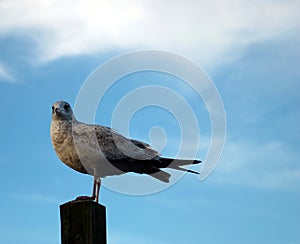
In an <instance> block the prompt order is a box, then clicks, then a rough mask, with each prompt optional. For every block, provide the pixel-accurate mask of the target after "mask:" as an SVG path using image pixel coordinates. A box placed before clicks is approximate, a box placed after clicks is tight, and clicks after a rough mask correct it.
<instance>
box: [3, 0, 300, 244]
mask: <svg viewBox="0 0 300 244" xmlns="http://www.w3.org/2000/svg"><path fill="white" fill-rule="evenodd" d="M299 7H300V4H299V2H298V1H280V0H279V1H264V2H261V1H251V2H249V1H233V0H228V1H223V2H222V3H221V2H219V1H209V2H208V1H185V2H184V3H183V2H182V3H181V2H179V1H164V2H163V3H162V2H156V1H139V2H135V1H132V0H128V1H122V3H121V2H118V1H112V2H106V1H100V2H99V1H84V2H83V1H76V2H74V1H68V0H66V1H64V2H63V3H61V2H57V1H54V0H47V1H35V0H32V1H25V0H24V1H6V0H3V1H1V3H0V104H1V106H0V114H1V127H0V135H1V140H0V143H1V144H0V148H1V154H0V164H1V166H2V167H1V169H2V170H1V173H0V179H1V184H0V190H1V194H2V200H1V210H0V226H1V228H0V239H1V243H33V244H34V243H60V233H59V231H60V230H59V228H60V226H59V208H58V207H59V205H60V204H62V203H64V202H67V201H69V200H72V199H74V198H75V197H76V196H78V195H87V194H90V193H91V188H92V177H90V176H85V175H81V174H79V173H77V172H75V171H73V170H71V169H69V168H67V167H66V166H65V165H64V164H62V163H61V162H60V161H59V159H58V158H57V157H56V155H55V152H54V150H53V149H52V145H51V141H50V135H49V126H50V122H51V105H52V103H53V102H55V101H57V100H61V99H64V100H67V101H69V102H70V103H71V104H74V103H75V100H76V97H77V95H78V92H79V89H80V87H81V86H82V84H83V82H84V81H85V80H86V79H87V77H88V76H89V75H90V73H91V72H92V71H93V70H95V69H96V68H97V67H98V66H99V65H100V64H103V63H104V62H106V61H107V60H109V59H110V58H112V57H114V56H115V55H120V54H122V53H124V52H129V51H134V50H143V49H160V50H167V51H171V52H175V53H178V54H180V55H183V56H185V57H187V58H189V59H191V60H193V61H194V62H195V63H196V64H198V65H199V66H201V67H203V68H204V70H205V71H206V72H207V73H208V75H209V76H210V77H211V79H212V80H213V81H214V83H215V85H216V87H217V89H218V91H219V93H220V95H221V97H222V99H223V103H224V107H225V112H226V118H227V139H226V144H225V147H224V151H223V154H222V157H221V159H220V161H219V163H218V165H217V167H216V169H215V170H214V171H213V173H212V174H211V175H210V176H209V177H208V178H207V179H206V180H205V181H202V182H201V181H199V179H198V177H197V176H195V175H185V176H184V177H183V178H182V179H181V180H180V181H179V182H177V183H176V184H173V185H172V186H171V187H170V188H168V189H166V190H164V191H161V192H158V193H155V194H150V195H145V196H130V195H125V194H120V193H117V192H114V191H111V190H108V189H106V188H102V190H101V198H100V201H101V203H102V204H104V205H106V206H107V223H108V240H109V243H200V241H201V242H203V243H300V235H299V233H300V220H299V219H300V218H299V216H300V207H299V206H300V187H299V184H300V162H299V160H300V152H299V142H300V140H299V139H300V127H299V120H300V118H299V116H300V113H299V112H300V109H299V102H300V101H299V97H300V96H299V88H300V83H299V80H300V71H299V62H300V50H299V44H300V39H299V36H300V35H299V33H300V31H299V30H300V29H299V23H300V21H299V14H298V10H299ZM153 84H154V85H162V86H165V87H169V88H172V89H173V90H174V91H176V92H182V94H183V96H184V97H185V98H186V100H187V101H188V102H189V103H190V105H191V107H192V108H193V109H194V111H196V113H197V120H198V123H199V127H200V131H201V138H203V139H202V140H201V141H200V147H199V152H198V154H197V156H198V157H199V158H200V159H204V158H205V155H206V150H207V145H208V138H209V136H210V130H211V128H210V121H209V116H208V113H207V111H206V110H205V106H204V104H203V102H202V100H201V99H200V98H199V97H195V94H194V93H193V91H191V90H190V89H189V88H187V87H186V86H185V84H184V83H183V82H181V81H180V80H178V79H176V78H174V77H172V76H168V75H166V74H158V73H155V72H142V73H138V74H134V75H129V76H127V77H124V78H123V79H121V80H119V81H118V82H117V83H116V84H115V85H114V87H112V89H110V90H109V93H108V94H107V97H106V99H105V100H104V101H103V104H102V105H103V106H104V107H105V109H103V107H101V106H99V108H98V110H97V114H96V117H95V120H96V122H97V123H99V124H105V125H109V124H110V121H111V114H112V109H113V108H114V106H115V104H116V103H117V102H118V101H119V100H120V97H122V96H124V94H125V95H126V93H127V92H128V91H130V90H131V89H134V88H138V87H140V86H145V85H153ZM157 125H158V126H161V127H163V128H164V130H165V132H166V134H167V141H166V145H165V148H164V149H163V151H162V152H163V154H164V155H166V156H170V157H171V156H174V155H176V152H177V151H176V150H177V147H178V145H179V140H180V135H179V125H178V123H176V120H175V119H174V117H172V115H171V114H170V113H168V112H165V111H163V110H161V109H157V108H154V107H150V108H147V109H143V110H141V111H140V112H139V113H137V114H136V115H135V116H134V117H133V118H132V121H131V123H130V128H129V130H130V136H132V137H134V138H137V139H141V140H144V141H147V142H151V140H150V139H155V135H154V137H153V138H149V130H150V129H151V128H152V127H153V126H157ZM156 143H159V142H158V141H157V138H156ZM186 150H188V148H187V149H186ZM195 168H196V169H198V170H199V169H200V167H198V168H197V167H195ZM137 177H140V176H137ZM145 177H146V176H145Z"/></svg>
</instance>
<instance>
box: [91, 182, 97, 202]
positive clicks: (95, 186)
mask: <svg viewBox="0 0 300 244" xmlns="http://www.w3.org/2000/svg"><path fill="white" fill-rule="evenodd" d="M96 188H97V180H96V179H95V178H94V185H93V195H92V199H93V200H95V199H96V190H97V189H96Z"/></svg>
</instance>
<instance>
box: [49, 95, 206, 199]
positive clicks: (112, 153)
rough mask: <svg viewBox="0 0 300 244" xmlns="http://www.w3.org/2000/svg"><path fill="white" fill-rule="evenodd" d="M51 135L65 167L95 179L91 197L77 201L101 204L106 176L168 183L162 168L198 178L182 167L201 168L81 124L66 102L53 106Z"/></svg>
mask: <svg viewBox="0 0 300 244" xmlns="http://www.w3.org/2000/svg"><path fill="white" fill-rule="evenodd" d="M50 135H51V141H52V145H53V147H54V150H55V152H56V154H57V156H58V158H59V159H60V160H61V161H62V162H63V163H65V164H66V165H67V166H69V167H70V168H72V169H74V170H76V171H78V172H80V173H83V174H89V175H92V176H93V177H94V184H93V192H92V196H91V197H89V196H82V197H78V198H77V199H81V200H82V199H89V200H93V201H96V202H97V203H98V201H99V192H100V186H101V178H104V177H106V176H115V175H122V174H125V173H129V172H134V173H138V174H147V175H149V176H151V177H153V178H156V179H158V180H160V181H162V182H165V183H168V182H169V180H170V176H171V175H170V174H169V173H168V172H165V171H163V170H162V169H163V168H171V169H176V170H180V171H185V172H189V173H194V174H199V173H198V172H196V171H193V170H189V169H185V168H182V167H181V166H183V165H192V164H198V163H200V162H201V161H200V160H191V159H188V160H186V159H173V158H165V157H162V156H161V155H160V154H159V152H157V151H156V150H154V149H153V148H151V146H150V145H149V144H147V143H144V142H142V141H138V140H134V139H129V138H126V137H125V136H123V135H121V134H119V133H118V132H117V131H116V130H114V129H111V128H109V127H106V126H101V125H92V124H85V123H82V122H79V121H77V120H76V118H75V116H74V113H73V110H72V108H71V106H70V104H69V103H67V102H65V101H58V102H55V103H54V104H53V105H52V122H51V126H50Z"/></svg>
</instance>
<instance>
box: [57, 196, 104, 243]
mask: <svg viewBox="0 0 300 244" xmlns="http://www.w3.org/2000/svg"><path fill="white" fill-rule="evenodd" d="M60 219H61V243H62V244H106V208H105V206H103V205H100V204H98V203H96V202H94V201H91V200H75V201H71V202H67V203H64V204H62V205H60Z"/></svg>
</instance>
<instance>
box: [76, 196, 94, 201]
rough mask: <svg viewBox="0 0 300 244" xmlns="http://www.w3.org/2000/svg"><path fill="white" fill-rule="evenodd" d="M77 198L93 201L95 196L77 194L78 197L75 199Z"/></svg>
mask: <svg viewBox="0 0 300 244" xmlns="http://www.w3.org/2000/svg"><path fill="white" fill-rule="evenodd" d="M77 200H89V201H94V200H95V197H90V196H79V197H76V199H75V201H77Z"/></svg>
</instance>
